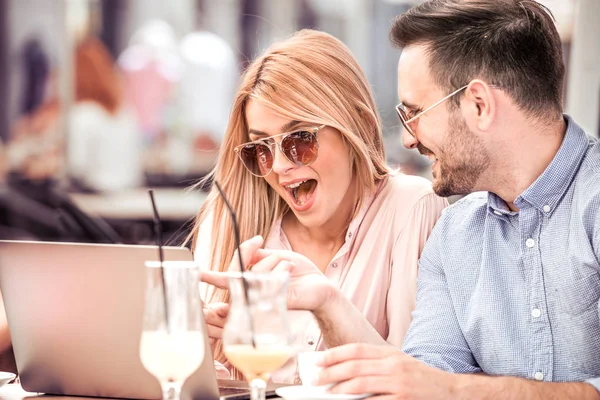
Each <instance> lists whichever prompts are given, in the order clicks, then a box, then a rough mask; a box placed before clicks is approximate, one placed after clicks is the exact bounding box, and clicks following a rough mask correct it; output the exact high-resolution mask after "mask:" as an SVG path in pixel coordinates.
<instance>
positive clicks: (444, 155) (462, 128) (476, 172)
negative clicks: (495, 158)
mask: <svg viewBox="0 0 600 400" xmlns="http://www.w3.org/2000/svg"><path fill="white" fill-rule="evenodd" d="M423 150H424V151H429V153H431V151H430V150H429V149H427V148H425V147H424V148H423ZM419 151H421V149H419ZM489 164H490V156H489V153H488V151H487V150H486V149H485V147H484V146H483V143H482V142H481V139H479V138H478V137H477V136H475V135H474V134H473V133H472V132H471V131H470V130H469V127H468V126H467V124H466V122H465V119H464V118H463V117H462V115H460V114H459V113H458V111H454V112H450V119H449V127H448V133H447V135H446V139H445V140H444V143H443V145H442V147H441V150H440V154H439V155H438V168H439V174H437V173H435V172H434V181H433V191H434V192H435V193H436V194H437V195H438V196H442V197H448V196H453V195H464V194H469V193H472V192H473V191H475V190H476V188H475V185H476V184H477V181H478V180H479V177H480V176H481V174H482V173H483V172H484V171H485V170H486V169H487V168H488V166H489Z"/></svg>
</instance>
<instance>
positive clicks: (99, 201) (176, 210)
mask: <svg viewBox="0 0 600 400" xmlns="http://www.w3.org/2000/svg"><path fill="white" fill-rule="evenodd" d="M70 196H71V198H72V199H73V201H74V202H75V204H76V205H77V206H78V207H79V208H81V209H82V210H83V211H85V212H86V213H89V214H90V215H96V216H99V217H102V218H106V219H131V220H151V219H152V216H153V212H152V204H151V202H150V196H149V195H148V188H144V189H141V188H140V189H135V190H127V191H122V192H117V193H106V194H89V193H71V194H70ZM154 199H155V201H156V207H157V208H158V213H159V214H160V217H161V219H164V220H177V221H184V220H187V219H189V218H192V217H194V216H195V215H196V214H197V213H198V211H199V210H200V207H201V206H202V204H203V203H204V200H205V199H206V193H203V192H200V191H198V190H193V191H190V190H187V189H180V188H157V189H154Z"/></svg>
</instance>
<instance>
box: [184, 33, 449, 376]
mask: <svg viewBox="0 0 600 400" xmlns="http://www.w3.org/2000/svg"><path fill="white" fill-rule="evenodd" d="M212 177H213V178H215V179H216V180H217V181H218V182H219V183H220V184H221V186H222V187H223V189H224V190H225V192H226V193H227V195H228V197H229V199H230V202H231V203H232V206H233V207H234V209H235V210H236V213H237V216H238V222H239V227H240V234H241V238H242V240H245V239H249V238H252V237H254V236H255V235H260V236H262V237H263V238H265V241H264V248H266V249H269V250H287V251H293V252H295V253H299V254H300V255H302V256H303V257H304V259H306V260H308V261H307V262H309V263H311V265H314V268H315V270H318V271H319V272H318V273H319V274H322V275H323V276H324V277H327V279H328V280H329V282H331V284H332V285H334V286H336V287H337V289H339V291H340V292H341V293H343V295H344V296H345V297H346V298H347V299H349V300H350V301H351V303H352V304H353V307H355V308H356V310H357V311H358V312H360V313H361V314H362V315H363V316H364V318H365V319H366V320H367V321H368V322H369V323H370V325H372V326H373V327H374V328H375V330H376V331H377V332H378V334H379V335H381V337H382V338H383V339H384V340H387V341H388V342H389V343H392V344H394V345H396V346H400V345H401V344H402V341H403V338H404V334H405V333H406V331H407V329H408V325H409V323H410V321H411V312H412V310H413V308H414V305H415V295H416V275H417V260H418V258H419V254H420V252H421V249H422V248H423V245H424V243H425V241H426V239H427V237H428V235H429V232H430V231H431V229H432V227H433V225H434V224H435V222H436V220H437V219H438V217H439V215H440V213H441V211H442V209H443V208H444V207H445V205H446V202H445V200H443V199H441V198H439V197H437V196H436V195H435V194H434V193H433V191H432V189H431V184H430V182H429V181H427V180H426V179H423V178H418V177H411V176H406V175H403V174H401V173H396V172H392V171H390V170H389V169H388V167H387V166H386V163H385V154H384V148H383V142H382V136H381V127H380V122H379V116H378V114H377V111H376V108H375V103H374V100H373V96H372V93H371V90H370V88H369V85H368V83H367V80H366V78H365V76H364V73H363V72H362V70H361V69H360V67H359V65H358V64H357V62H356V60H355V59H354V58H353V56H352V55H351V53H350V51H349V50H348V48H347V47H346V46H345V45H344V44H342V43H341V42H340V41H339V40H337V39H335V38H334V37H332V36H330V35H328V34H326V33H323V32H317V31H312V30H303V31H300V32H298V33H296V34H295V35H294V36H292V37H291V38H289V39H287V40H284V41H282V42H280V43H276V44H274V45H273V46H271V47H270V48H269V49H268V50H267V51H266V52H265V53H264V54H262V55H261V56H260V57H258V58H257V59H256V60H254V62H253V63H252V64H251V65H250V66H249V67H248V69H247V70H246V72H245V74H244V76H243V79H242V83H241V86H240V88H239V90H238V92H237V95H236V97H235V101H234V104H233V109H232V112H231V116H230V120H229V124H228V128H227V132H226V135H225V139H224V141H223V144H222V147H221V150H220V155H219V158H218V161H217V164H216V167H215V169H214V170H213V171H212ZM196 225H197V226H196V229H195V236H194V248H195V258H196V259H197V260H198V261H199V262H200V263H201V264H202V265H210V266H211V269H212V270H213V271H221V272H224V271H227V269H228V267H229V264H230V262H231V260H232V256H233V254H234V249H235V243H234V236H233V233H232V223H231V220H230V218H229V215H228V213H227V211H226V207H225V205H224V203H223V201H222V200H221V198H220V197H219V195H218V192H217V191H216V188H215V189H214V190H212V191H211V193H210V194H209V196H208V199H207V201H206V203H205V204H204V206H203V207H202V209H201V210H200V212H199V214H198V217H197V224H196ZM262 244H263V243H262V241H260V243H259V244H258V246H261V245H262ZM209 275H210V274H209ZM207 279H208V281H210V277H209V278H207ZM210 283H215V282H213V281H210ZM221 286H222V287H223V286H224V285H221ZM205 300H206V302H207V305H206V308H205V316H206V320H207V323H208V324H209V330H210V332H209V334H210V336H211V338H213V339H214V351H215V360H216V361H218V362H220V363H222V364H223V365H225V366H226V367H228V368H230V366H229V364H228V363H227V360H226V358H225V357H224V355H223V351H222V347H221V344H220V338H221V332H222V328H223V325H224V323H225V320H226V316H227V312H228V305H227V302H228V293H227V291H226V290H225V288H218V287H216V286H207V287H206V293H205ZM306 309H308V311H310V307H306ZM292 324H293V331H294V333H295V334H296V337H297V340H298V343H297V345H298V346H299V347H300V348H301V351H310V350H321V349H324V348H325V347H326V343H325V342H324V340H323V339H322V338H321V332H320V329H319V325H318V324H317V323H316V322H315V320H314V318H313V316H312V315H311V314H310V313H304V314H303V313H300V314H294V316H293V321H292ZM355 339H356V340H360V338H359V337H356V338H355ZM230 371H232V372H233V375H234V376H235V377H239V374H238V373H237V371H233V370H232V369H231V368H230ZM273 380H274V381H278V382H289V383H291V382H294V381H297V374H296V373H295V371H294V370H293V368H292V369H291V370H290V369H289V368H288V369H283V370H281V371H279V372H278V373H276V374H275V375H274V376H273Z"/></svg>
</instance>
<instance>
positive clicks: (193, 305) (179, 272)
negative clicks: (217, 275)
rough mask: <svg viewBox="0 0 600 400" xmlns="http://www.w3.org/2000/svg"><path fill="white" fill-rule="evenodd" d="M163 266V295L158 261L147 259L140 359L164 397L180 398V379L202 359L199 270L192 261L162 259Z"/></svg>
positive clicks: (202, 335) (181, 382)
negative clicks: (166, 311) (166, 312)
mask: <svg viewBox="0 0 600 400" xmlns="http://www.w3.org/2000/svg"><path fill="white" fill-rule="evenodd" d="M163 265H164V279H165V282H164V284H165V288H166V298H165V292H164V291H163V283H162V273H163V271H162V269H161V268H160V263H159V262H150V261H149V262H146V303H145V308H144V323H143V327H142V335H141V340H140V358H141V360H142V364H143V365H144V367H145V368H146V370H147V371H148V372H150V373H151V374H152V375H154V376H155V377H156V378H157V379H158V380H159V381H160V385H161V387H162V390H163V399H174V400H179V396H180V393H181V386H182V384H183V382H184V381H185V379H186V378H187V377H188V376H190V375H191V374H192V373H193V372H194V371H195V370H196V369H198V367H199V366H200V364H201V363H202V360H203V359H204V333H203V330H202V318H201V314H200V313H201V310H202V304H201V300H200V293H199V290H198V285H199V280H198V277H199V269H198V266H197V265H196V264H195V263H194V262H192V261H165V262H164V263H163ZM165 305H166V307H167V310H168V325H167V316H166V315H165Z"/></svg>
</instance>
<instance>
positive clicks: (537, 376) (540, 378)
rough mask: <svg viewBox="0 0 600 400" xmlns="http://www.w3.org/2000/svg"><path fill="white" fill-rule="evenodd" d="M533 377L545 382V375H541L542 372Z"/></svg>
mask: <svg viewBox="0 0 600 400" xmlns="http://www.w3.org/2000/svg"><path fill="white" fill-rule="evenodd" d="M533 377H534V378H535V380H536V381H543V380H544V374H543V373H541V372H536V373H535V375H534V376H533Z"/></svg>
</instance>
